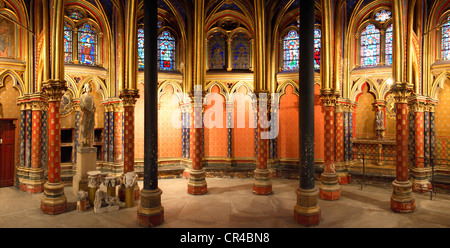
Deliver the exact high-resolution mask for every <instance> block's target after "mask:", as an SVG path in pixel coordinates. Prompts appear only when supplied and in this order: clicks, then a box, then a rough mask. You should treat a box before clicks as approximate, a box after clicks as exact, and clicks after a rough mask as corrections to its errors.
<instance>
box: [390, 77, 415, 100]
mask: <svg viewBox="0 0 450 248" xmlns="http://www.w3.org/2000/svg"><path fill="white" fill-rule="evenodd" d="M391 92H392V93H393V94H394V98H395V102H396V103H408V98H409V96H410V95H411V94H412V93H413V85H412V84H408V83H407V82H398V83H396V84H394V85H392V87H391Z"/></svg>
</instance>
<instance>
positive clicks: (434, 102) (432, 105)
mask: <svg viewBox="0 0 450 248" xmlns="http://www.w3.org/2000/svg"><path fill="white" fill-rule="evenodd" d="M437 105H438V100H435V99H430V100H428V101H427V110H428V111H429V112H431V113H434V112H436V107H437Z"/></svg>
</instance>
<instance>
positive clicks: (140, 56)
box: [137, 28, 144, 69]
mask: <svg viewBox="0 0 450 248" xmlns="http://www.w3.org/2000/svg"><path fill="white" fill-rule="evenodd" d="M137 40H138V68H139V69H144V29H143V28H139V29H138V37H137Z"/></svg>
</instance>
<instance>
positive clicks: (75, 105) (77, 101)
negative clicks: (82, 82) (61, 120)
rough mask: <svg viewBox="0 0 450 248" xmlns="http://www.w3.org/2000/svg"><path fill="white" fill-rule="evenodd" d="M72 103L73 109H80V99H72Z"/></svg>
mask: <svg viewBox="0 0 450 248" xmlns="http://www.w3.org/2000/svg"><path fill="white" fill-rule="evenodd" d="M72 104H73V105H72V106H73V109H74V110H75V111H80V99H73V100H72Z"/></svg>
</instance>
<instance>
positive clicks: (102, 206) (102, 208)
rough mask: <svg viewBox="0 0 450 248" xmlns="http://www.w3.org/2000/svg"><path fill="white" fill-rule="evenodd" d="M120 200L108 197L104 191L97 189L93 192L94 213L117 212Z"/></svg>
mask: <svg viewBox="0 0 450 248" xmlns="http://www.w3.org/2000/svg"><path fill="white" fill-rule="evenodd" d="M119 205H120V200H119V198H118V197H113V196H108V195H107V194H106V192H105V191H103V190H101V189H98V190H97V191H96V192H95V200H94V211H95V212H96V213H104V212H109V211H113V210H118V209H119Z"/></svg>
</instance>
